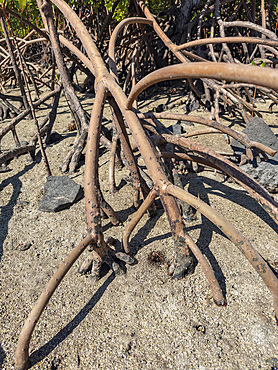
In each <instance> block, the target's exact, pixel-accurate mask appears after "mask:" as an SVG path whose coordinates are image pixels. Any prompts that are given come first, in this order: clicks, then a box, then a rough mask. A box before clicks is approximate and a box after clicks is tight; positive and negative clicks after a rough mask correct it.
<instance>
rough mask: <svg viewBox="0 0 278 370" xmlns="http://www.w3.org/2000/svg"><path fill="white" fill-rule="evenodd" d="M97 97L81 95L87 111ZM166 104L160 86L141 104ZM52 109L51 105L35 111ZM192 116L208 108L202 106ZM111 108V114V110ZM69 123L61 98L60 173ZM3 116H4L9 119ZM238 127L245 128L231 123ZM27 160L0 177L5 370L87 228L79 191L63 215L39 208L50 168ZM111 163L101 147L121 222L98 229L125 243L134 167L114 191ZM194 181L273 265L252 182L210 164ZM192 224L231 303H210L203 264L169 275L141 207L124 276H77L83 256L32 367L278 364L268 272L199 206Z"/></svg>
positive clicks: (169, 247) (22, 130) (40, 330)
mask: <svg viewBox="0 0 278 370" xmlns="http://www.w3.org/2000/svg"><path fill="white" fill-rule="evenodd" d="M13 93H14V92H13ZM91 99H92V97H91V96H89V95H87V96H85V95H84V96H83V103H84V105H85V107H86V109H87V110H88V111H90V107H91V102H92V100H91ZM171 99H172V100H174V99H175V94H173V96H172V97H171ZM163 102H165V95H163V94H161V95H160V98H159V99H157V100H156V101H149V102H144V101H142V102H140V105H141V107H143V106H144V107H143V109H145V110H146V109H152V108H153V107H154V106H157V105H158V104H159V103H163ZM147 103H148V104H147ZM49 106H50V104H49V105H48V107H49ZM180 109H181V108H180V107H176V108H174V109H173V110H174V111H179V110H180ZM260 109H261V112H262V114H263V118H264V119H265V121H266V122H267V123H268V124H269V125H270V127H271V128H273V129H274V131H275V130H276V133H277V132H278V130H277V129H278V126H277V125H276V118H277V113H275V112H274V113H273V114H272V115H270V114H269V113H268V112H267V109H266V106H264V105H263V104H260ZM276 111H277V110H276ZM46 112H47V105H45V106H44V107H43V108H42V109H41V110H40V111H39V117H43V116H44V115H45V114H46ZM193 113H194V114H195V115H202V116H206V117H207V116H208V113H206V112H204V111H203V110H201V109H199V110H198V111H197V112H193ZM105 115H106V117H107V118H108V119H109V113H108V111H107V109H106V111H105ZM70 120H71V116H70V113H69V111H68V108H67V105H66V103H65V101H64V100H62V102H61V105H60V108H59V114H58V116H57V120H56V122H55V125H54V130H55V131H57V132H59V133H60V134H62V135H63V140H62V141H60V142H58V143H55V144H52V145H51V146H48V147H47V155H48V158H49V160H50V166H51V168H52V171H53V175H56V176H60V175H61V172H60V170H59V165H60V164H61V162H62V160H63V158H64V157H65V155H66V153H67V151H68V150H69V149H70V146H71V145H72V143H73V140H74V135H75V134H74V133H70V132H68V131H67V130H66V128H67V124H68V123H69V122H70ZM223 122H228V121H225V120H224V119H223ZM4 124H5V122H2V123H0V125H1V126H2V127H3V125H4ZM108 124H109V122H108ZM32 125H33V124H32V122H30V121H28V120H25V121H23V122H21V123H20V124H19V125H18V133H19V136H20V139H21V140H23V139H24V138H29V137H30V136H31V134H32V132H34V130H35V129H34V128H33V126H32ZM196 127H198V125H195V127H193V128H192V127H188V126H185V129H186V130H191V129H195V128H196ZM233 127H235V128H239V129H242V128H243V126H241V125H238V123H236V122H235V123H234V126H233ZM202 142H205V143H206V144H207V145H209V146H210V147H213V148H215V149H219V150H222V151H223V150H229V151H230V148H229V147H228V146H227V144H226V143H225V141H224V138H223V137H222V136H221V135H208V136H207V137H206V138H203V137H202ZM1 145H2V150H4V149H7V148H9V147H10V146H11V145H12V136H7V137H5V139H4V140H3V142H2V143H1ZM27 157H28V156H27V155H24V156H20V157H19V158H17V159H14V160H13V161H11V163H10V164H9V167H10V169H11V171H10V172H6V173H0V179H1V181H0V189H1V198H0V201H1V204H0V205H1V216H0V255H1V262H0V267H1V268H0V284H1V297H0V312H1V315H0V320H1V326H0V328H1V329H0V334H1V335H0V340H1V346H0V367H1V369H5V370H10V369H13V368H14V353H15V348H16V343H17V340H18V336H19V333H20V331H21V328H22V326H23V324H24V321H25V319H26V317H27V315H28V313H29V312H30V310H31V308H32V306H33V305H34V303H35V302H36V299H37V298H38V296H39V294H40V292H41V291H42V288H43V287H44V285H45V284H46V283H47V282H48V280H49V279H50V277H51V276H52V274H53V273H54V272H55V270H56V269H57V268H58V266H59V265H60V264H61V262H62V261H63V260H64V259H65V257H66V256H67V255H68V254H69V252H70V251H71V250H72V248H73V247H74V246H75V245H76V244H77V243H78V242H79V241H80V240H81V238H82V234H83V233H84V230H85V213H84V210H85V204H84V198H82V199H81V200H80V201H79V202H78V203H76V204H74V205H72V206H71V207H70V208H69V209H66V210H63V211H60V212H58V213H45V212H41V211H38V204H39V201H40V199H41V197H42V194H43V187H44V183H45V181H46V176H45V171H44V167H43V163H42V161H41V157H40V152H39V151H37V157H36V162H35V163H30V162H28V161H27ZM108 160H109V155H108V152H104V153H102V155H101V157H100V181H101V186H102V189H103V192H104V195H105V198H106V200H107V201H108V202H109V203H110V204H111V205H112V206H113V207H114V209H115V210H116V211H118V213H119V216H120V218H121V220H122V221H123V226H119V227H112V225H111V224H110V223H109V222H108V221H107V220H103V228H104V232H105V235H107V236H113V237H115V238H117V239H119V240H121V235H122V233H123V230H124V227H125V225H127V223H128V222H129V220H130V219H131V217H132V213H133V212H134V209H133V206H132V188H131V186H130V185H128V184H126V183H125V182H124V181H123V180H122V178H123V176H124V175H127V174H128V172H127V170H126V169H123V170H121V171H117V174H116V181H117V185H118V187H119V191H118V192H117V194H116V195H115V196H114V197H113V196H111V195H110V193H109V188H108V180H107V178H108ZM83 175H84V165H83V164H82V165H81V166H80V168H79V169H78V171H77V172H76V173H74V174H72V175H69V177H71V178H72V179H73V180H74V181H76V182H77V183H78V184H81V185H83ZM189 182H190V188H191V190H192V191H193V192H194V193H195V194H197V195H198V196H200V198H201V199H203V200H205V201H206V202H209V204H210V205H211V206H212V207H214V208H215V209H217V210H218V211H220V212H221V213H222V214H223V215H224V216H225V217H226V218H227V219H228V220H229V221H231V222H232V223H233V224H234V225H235V226H236V227H237V228H238V229H239V230H240V231H241V232H242V233H243V234H244V236H246V237H247V238H248V239H249V240H250V241H251V243H252V244H253V245H254V247H255V248H256V249H257V250H258V251H259V253H260V254H261V255H262V256H263V257H264V258H265V259H267V260H268V261H269V262H270V264H272V266H274V267H275V263H277V262H278V247H277V241H278V237H277V230H278V227H277V225H276V224H275V223H274V222H273V221H272V219H271V218H270V217H269V216H268V215H267V214H266V213H265V212H264V211H263V210H262V208H261V207H260V206H259V205H258V204H257V203H256V201H255V200H253V199H252V198H251V197H250V196H249V195H248V194H247V193H246V191H245V190H243V189H242V188H241V187H240V186H238V185H236V184H235V183H233V182H228V181H223V176H222V175H221V174H219V173H214V171H211V170H205V171H203V172H200V173H198V176H197V175H194V174H193V175H191V177H190V181H189ZM187 230H188V232H189V234H190V235H191V237H192V238H193V240H194V241H195V242H196V243H197V245H198V246H199V248H200V249H201V251H202V253H203V254H204V255H205V256H206V257H207V259H208V260H209V262H210V263H211V265H212V266H213V269H214V271H215V275H216V277H217V279H218V281H219V283H220V285H221V288H222V290H223V292H224V294H225V296H226V299H227V302H228V305H227V306H226V307H222V308H219V307H217V306H216V305H215V304H214V303H213V299H212V295H211V292H210V289H209V285H208V283H207V280H206V278H205V276H204V273H203V271H202V269H201V268H200V266H199V265H198V266H197V267H196V270H195V272H194V274H193V275H191V276H189V277H187V278H184V279H182V280H179V281H174V280H172V279H171V278H170V277H169V276H168V275H167V268H166V263H167V261H170V259H171V257H172V255H173V253H174V249H173V243H172V239H171V235H170V229H169V224H168V221H167V220H166V217H165V214H164V213H163V212H162V211H161V210H160V211H158V214H157V216H156V217H155V218H152V219H150V218H149V217H148V216H147V215H145V216H144V217H143V219H142V220H141V222H140V223H139V225H138V227H137V228H136V230H135V231H134V233H133V234H132V238H131V247H132V252H133V253H134V254H135V256H136V258H137V260H138V264H137V265H134V266H127V269H126V270H127V271H126V274H124V275H121V276H119V277H116V278H115V277H114V275H113V274H112V273H111V271H106V274H105V275H104V276H103V277H102V278H101V279H100V280H99V281H98V282H97V283H96V284H92V282H91V281H90V278H89V277H88V276H86V277H85V276H80V275H79V274H78V272H77V269H78V266H79V265H80V264H81V261H82V260H83V259H84V256H85V254H86V253H87V252H85V253H84V256H81V258H80V259H79V260H78V262H77V263H76V264H75V265H74V266H73V268H72V269H71V270H70V272H69V273H68V274H67V276H66V277H65V279H64V281H63V282H62V283H61V285H60V286H59V288H58V289H57V291H56V292H55V294H54V295H53V297H52V299H51V300H50V303H49V305H48V306H47V308H46V310H45V312H44V313H43V315H42V317H41V319H40V321H39V323H38V324H37V326H36V328H35V331H34V334H33V336H32V339H31V344H30V354H31V357H30V359H31V363H32V369H33V370H35V369H52V370H53V369H59V370H60V369H70V370H75V369H77V370H79V369H80V370H81V369H82V370H83V369H84V370H87V369H107V370H110V369H111V370H112V369H113V370H114V369H119V370H122V369H142V370H145V369H176V370H178V369H191V368H192V369H199V370H205V369H219V370H220V369H267V370H271V369H276V368H278V327H277V326H276V324H275V319H274V311H273V304H272V299H271V295H270V293H269V292H268V290H267V288H266V286H265V285H264V284H263V281H262V279H261V278H260V277H259V276H258V275H257V273H256V272H255V271H254V270H253V268H252V266H251V265H250V264H249V262H248V261H247V260H246V259H245V258H244V257H243V256H242V255H241V253H240V251H239V250H238V249H237V248H236V247H235V246H234V245H233V244H232V243H231V242H230V241H229V240H228V239H227V238H225V236H224V235H223V234H222V233H221V232H220V231H219V230H218V229H217V228H216V227H215V226H214V225H213V224H211V223H210V222H209V221H208V220H207V219H205V218H204V217H202V216H201V215H200V214H197V219H196V220H195V221H194V222H193V223H191V224H188V225H187ZM26 243H31V246H30V248H29V249H27V250H21V249H22V248H20V245H22V244H23V245H25V244H26ZM152 252H155V253H159V254H161V255H162V254H163V255H164V256H165V262H160V263H151V262H150V260H149V258H148V257H149V255H150V254H151V253H152Z"/></svg>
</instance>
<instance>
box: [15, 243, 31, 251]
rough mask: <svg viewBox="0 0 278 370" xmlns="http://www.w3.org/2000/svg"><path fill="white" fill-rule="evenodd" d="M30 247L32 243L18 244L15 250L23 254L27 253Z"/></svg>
mask: <svg viewBox="0 0 278 370" xmlns="http://www.w3.org/2000/svg"><path fill="white" fill-rule="evenodd" d="M31 246H32V243H20V244H19V245H18V246H17V247H16V249H17V250H18V251H21V252H23V251H27V250H28V249H29V248H30V247H31Z"/></svg>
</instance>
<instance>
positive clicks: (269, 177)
mask: <svg viewBox="0 0 278 370" xmlns="http://www.w3.org/2000/svg"><path fill="white" fill-rule="evenodd" d="M242 132H244V133H245V134H246V135H247V136H248V137H249V139H250V140H252V141H257V142H259V143H262V144H264V145H267V146H268V147H270V148H272V149H274V150H277V151H278V140H277V138H276V135H275V134H274V133H273V131H272V130H271V129H270V128H269V126H268V125H267V124H266V123H265V122H264V121H263V120H262V119H261V118H259V117H253V118H251V119H250V121H249V123H248V125H247V127H246V128H245V129H244V130H243V131H242ZM231 147H232V149H233V151H234V153H235V155H236V156H240V155H242V154H244V153H245V148H244V146H243V145H242V144H240V143H239V142H238V141H236V140H235V139H232V141H231ZM241 169H242V170H243V171H245V172H246V173H247V174H248V175H249V176H251V177H253V178H254V179H255V180H256V181H258V182H259V183H260V184H261V185H262V186H263V187H265V188H266V189H267V190H268V191H269V192H270V193H278V153H276V154H275V155H274V157H269V160H268V161H265V159H263V158H261V159H260V162H259V161H257V160H256V159H254V160H253V161H252V163H246V164H244V165H242V166H241Z"/></svg>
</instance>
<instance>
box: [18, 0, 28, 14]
mask: <svg viewBox="0 0 278 370" xmlns="http://www.w3.org/2000/svg"><path fill="white" fill-rule="evenodd" d="M26 5H27V0H18V7H19V9H20V10H21V11H22V12H23V10H24V9H25V8H26Z"/></svg>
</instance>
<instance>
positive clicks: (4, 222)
mask: <svg viewBox="0 0 278 370" xmlns="http://www.w3.org/2000/svg"><path fill="white" fill-rule="evenodd" d="M35 165H36V162H33V163H30V164H28V165H26V166H25V167H24V169H23V170H22V171H20V172H18V173H17V174H16V175H14V176H11V177H9V178H8V179H5V180H3V181H2V182H1V184H0V191H2V190H3V189H4V188H5V187H7V186H9V185H12V187H13V193H12V195H11V197H10V200H9V202H8V203H7V204H6V205H4V206H3V207H1V211H0V261H1V259H2V255H3V246H4V241H5V240H6V237H7V235H8V230H9V227H8V226H9V222H10V219H11V218H12V216H13V214H14V206H15V205H16V202H17V199H18V197H19V194H20V193H21V188H22V182H21V180H20V177H21V176H22V175H24V174H25V173H26V172H28V171H29V170H31V169H32V168H33V167H34V166H35Z"/></svg>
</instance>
